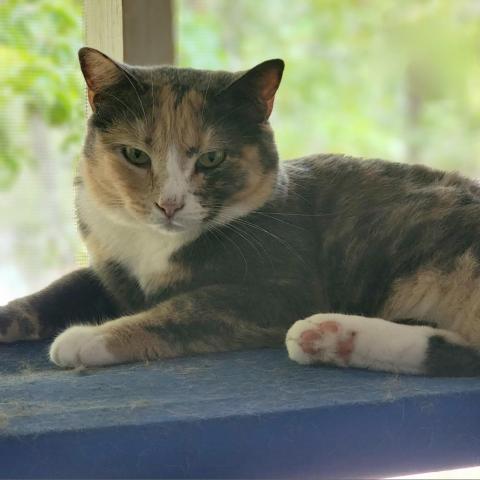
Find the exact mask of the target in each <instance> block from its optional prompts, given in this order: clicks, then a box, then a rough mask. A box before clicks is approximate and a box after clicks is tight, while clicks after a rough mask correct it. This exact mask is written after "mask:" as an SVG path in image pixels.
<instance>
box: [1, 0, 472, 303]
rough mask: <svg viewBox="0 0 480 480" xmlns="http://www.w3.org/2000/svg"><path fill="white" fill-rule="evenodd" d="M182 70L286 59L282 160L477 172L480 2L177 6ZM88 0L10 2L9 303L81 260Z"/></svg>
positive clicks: (6, 144) (5, 212)
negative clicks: (76, 191) (81, 56)
mask: <svg viewBox="0 0 480 480" xmlns="http://www.w3.org/2000/svg"><path fill="white" fill-rule="evenodd" d="M175 7H176V8H175V18H174V22H175V32H176V39H175V47H176V59H177V63H178V64H179V65H180V66H192V67H199V68H210V69H216V68H221V69H245V68H248V67H250V66H253V65H255V64H256V63H258V62H260V61H262V60H265V59H267V58H272V57H281V58H283V59H284V60H285V61H286V71H285V76H284V81H283V83H282V86H281V88H280V91H279V94H278V97H277V101H276V109H275V112H274V115H273V117H272V123H273V126H274V128H275V131H276V138H277V142H278V146H279V150H280V153H281V156H282V158H283V159H289V158H292V157H296V156H301V155H304V154H309V153H314V152H332V151H333V152H344V153H348V154H353V155H362V156H367V157H382V158H385V159H388V160H393V161H401V162H412V163H425V164H428V165H431V166H433V167H440V168H445V169H450V170H459V171H461V172H463V173H465V174H468V175H471V176H476V175H478V174H479V172H480V161H479V154H480V68H479V66H480V36H479V34H480V28H479V27H480V2H479V1H477V0H438V1H434V0H423V1H418V0H402V1H398V0H370V1H369V0H317V1H313V0H312V1H302V2H290V1H281V0H262V2H261V3H259V2H258V0H242V1H238V2H233V1H231V0H176V2H175ZM82 18H83V14H82V2H81V1H80V0H37V1H35V0H3V1H2V0H0V85H1V88H0V304H2V303H4V302H6V301H7V300H10V299H11V298H13V297H16V296H19V295H23V294H25V293H27V292H30V291H32V290H35V289H38V288H40V287H42V286H44V285H45V284H47V283H48V282H49V281H51V280H53V279H54V278H56V277H58V276H59V275H60V274H62V273H64V272H67V271H70V270H71V269H73V268H75V266H76V265H78V264H79V263H82V262H85V261H86V259H85V253H84V251H83V249H82V246H81V245H80V243H79V239H78V236H77V233H76V230H75V225H74V221H73V206H72V205H73V199H72V187H71V183H72V176H73V172H74V169H75V164H76V162H77V160H78V157H79V153H80V151H81V143H82V136H83V133H84V130H85V127H84V124H85V100H84V87H83V81H82V78H81V75H80V71H79V68H78V64H77V57H76V51H77V49H78V48H79V47H80V46H81V45H82V43H83V32H84V28H83V20H82Z"/></svg>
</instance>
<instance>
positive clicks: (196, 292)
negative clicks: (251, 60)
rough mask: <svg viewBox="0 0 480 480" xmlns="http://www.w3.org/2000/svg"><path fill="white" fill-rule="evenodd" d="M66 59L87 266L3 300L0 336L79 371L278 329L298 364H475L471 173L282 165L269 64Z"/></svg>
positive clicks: (479, 249) (479, 343)
mask: <svg viewBox="0 0 480 480" xmlns="http://www.w3.org/2000/svg"><path fill="white" fill-rule="evenodd" d="M79 58H80V64H81V69H82V72H83V74H84V77H85V80H86V83H87V90H88V99H89V102H90V105H91V107H92V112H93V113H92V115H91V117H90V119H89V123H88V133H87V137H86V141H85V147H84V155H83V159H82V161H81V164H80V167H79V176H78V178H77V179H76V181H75V185H76V189H77V200H76V201H77V204H76V207H77V213H78V226H79V230H80V232H81V235H82V237H83V240H84V241H85V243H86V245H87V248H88V251H89V255H90V258H91V266H90V267H89V268H83V269H80V270H77V271H74V272H73V273H71V274H69V275H67V276H65V277H63V278H62V279H60V280H58V281H56V282H55V283H53V284H52V285H50V286H49V287H47V288H45V289H44V290H42V291H40V292H38V293H35V294H33V295H30V296H27V297H24V298H20V299H17V300H14V301H12V302H10V303H9V304H8V305H6V306H4V307H1V308H0V341H2V342H14V341H18V340H36V339H42V338H48V337H52V336H55V335H57V336H56V338H55V340H54V341H53V344H52V345H51V348H50V357H51V360H52V361H53V362H54V363H56V364H57V365H59V366H61V367H76V366H80V365H83V366H87V367H88V366H104V365H111V364H116V363H123V362H133V361H142V360H147V359H157V358H170V357H177V356H181V355H190V354H198V353H203V352H219V351H227V350H234V349H242V348H257V347H269V346H278V345H281V344H282V342H284V341H285V338H286V346H287V349H288V353H289V355H290V357H291V358H292V359H293V360H295V361H297V362H300V363H304V364H312V363H328V364H334V365H338V366H342V367H344V366H351V367H364V368H370V369H376V370H385V371H392V372H404V373H412V374H427V375H478V374H480V354H479V351H480V350H479V349H480V265H479V260H480V186H478V185H477V184H476V183H474V182H473V181H470V180H468V179H466V178H464V177H462V176H460V175H457V174H454V173H445V172H442V171H437V170H431V169H429V168H427V167H424V166H418V165H417V166H412V165H402V164H397V163H389V162H384V161H381V160H362V159H355V158H350V157H346V156H343V155H315V156H310V157H306V158H302V159H299V160H293V161H289V162H284V163H279V159H278V154H277V150H276V147H275V142H274V137H273V132H272V130H271V128H270V125H269V122H268V118H269V116H270V113H271V111H272V107H273V102H274V97H275V93H276V91H277V88H278V86H279V83H280V80H281V77H282V72H283V67H284V64H283V62H282V61H281V60H269V61H266V62H264V63H261V64H260V65H257V66H256V67H254V68H253V69H251V70H248V71H246V72H239V73H228V72H220V71H218V72H217V71H201V70H193V69H183V68H174V67H170V66H162V67H153V68H146V67H132V66H129V65H123V64H119V63H117V62H115V61H113V60H112V59H110V58H108V57H107V56H106V55H104V54H102V53H101V52H99V51H97V50H94V49H91V48H83V49H81V50H80V52H79ZM305 128H308V125H305ZM331 312H333V313H331Z"/></svg>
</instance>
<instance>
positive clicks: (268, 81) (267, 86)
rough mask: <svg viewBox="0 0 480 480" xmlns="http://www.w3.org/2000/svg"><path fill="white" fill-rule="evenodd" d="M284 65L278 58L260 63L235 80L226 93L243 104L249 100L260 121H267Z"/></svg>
mask: <svg viewBox="0 0 480 480" xmlns="http://www.w3.org/2000/svg"><path fill="white" fill-rule="evenodd" d="M284 67H285V63H284V62H283V60H280V59H278V58H276V59H273V60H267V61H265V62H262V63H260V64H259V65H257V66H255V67H253V68H252V69H250V70H248V71H247V72H246V73H244V74H243V75H242V76H241V77H240V78H239V79H237V80H235V81H234V82H233V83H232V84H231V85H230V86H229V87H228V89H227V91H228V92H229V93H230V94H232V95H233V96H234V98H237V100H238V101H240V102H244V101H245V100H247V101H248V100H250V101H253V102H252V106H253V107H254V108H256V110H257V115H260V117H259V118H260V121H264V120H267V119H268V117H270V114H271V113H272V109H273V101H274V100H275V93H276V92H277V89H278V87H279V85H280V81H281V80H282V74H283V69H284Z"/></svg>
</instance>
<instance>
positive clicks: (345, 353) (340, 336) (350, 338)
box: [298, 320, 356, 364]
mask: <svg viewBox="0 0 480 480" xmlns="http://www.w3.org/2000/svg"><path fill="white" fill-rule="evenodd" d="M332 337H333V338H332ZM355 337H356V332H353V331H349V332H342V328H341V326H340V324H339V323H338V322H335V321H333V320H327V321H324V322H321V323H319V324H318V325H315V326H314V327H312V328H311V329H308V330H304V331H303V332H302V333H301V334H300V338H299V341H298V344H299V346H300V347H301V349H302V350H303V351H304V352H305V353H306V354H307V355H312V356H315V357H324V358H323V360H328V361H334V360H337V361H339V363H342V364H347V363H348V361H349V360H350V356H351V354H352V352H353V349H354V348H355Z"/></svg>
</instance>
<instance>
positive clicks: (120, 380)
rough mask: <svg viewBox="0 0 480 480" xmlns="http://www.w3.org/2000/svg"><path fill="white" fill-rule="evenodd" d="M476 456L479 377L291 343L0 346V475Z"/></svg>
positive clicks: (345, 465) (415, 464)
mask: <svg viewBox="0 0 480 480" xmlns="http://www.w3.org/2000/svg"><path fill="white" fill-rule="evenodd" d="M474 464H480V379H432V378H422V377H411V376H410V377H409V376H402V377H399V376H395V375H391V374H379V373H373V372H368V371H361V370H348V369H345V370H344V369H336V368H325V367H304V366H300V365H296V364H294V363H292V362H290V361H289V360H288V358H287V355H286V353H285V351H283V350H257V351H246V352H234V353H225V354H216V355H205V356H198V357H191V358H182V359H176V360H168V361H158V362H152V363H150V364H148V365H143V364H136V365H124V366H117V367H112V368H105V369H96V370H85V371H68V370H61V369H58V368H56V367H55V366H53V365H52V364H50V363H49V362H48V359H47V344H45V343H22V344H16V345H3V346H0V476H1V477H2V478H15V477H17V478H18V477H21V478H25V477H36V478H78V477H89V478H138V477H143V478H146V477H148V478H153V477H164V478H165V477H167V478H240V477H242V478H247V477H248V478H287V477H288V478H310V477H311V478H318V477H332V476H340V477H358V476H360V475H366V476H370V477H371V476H374V475H376V476H378V475H390V474H399V473H408V472H412V471H431V470H435V469H437V470H438V469H443V468H448V467H452V468H453V467H458V466H468V465H474Z"/></svg>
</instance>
